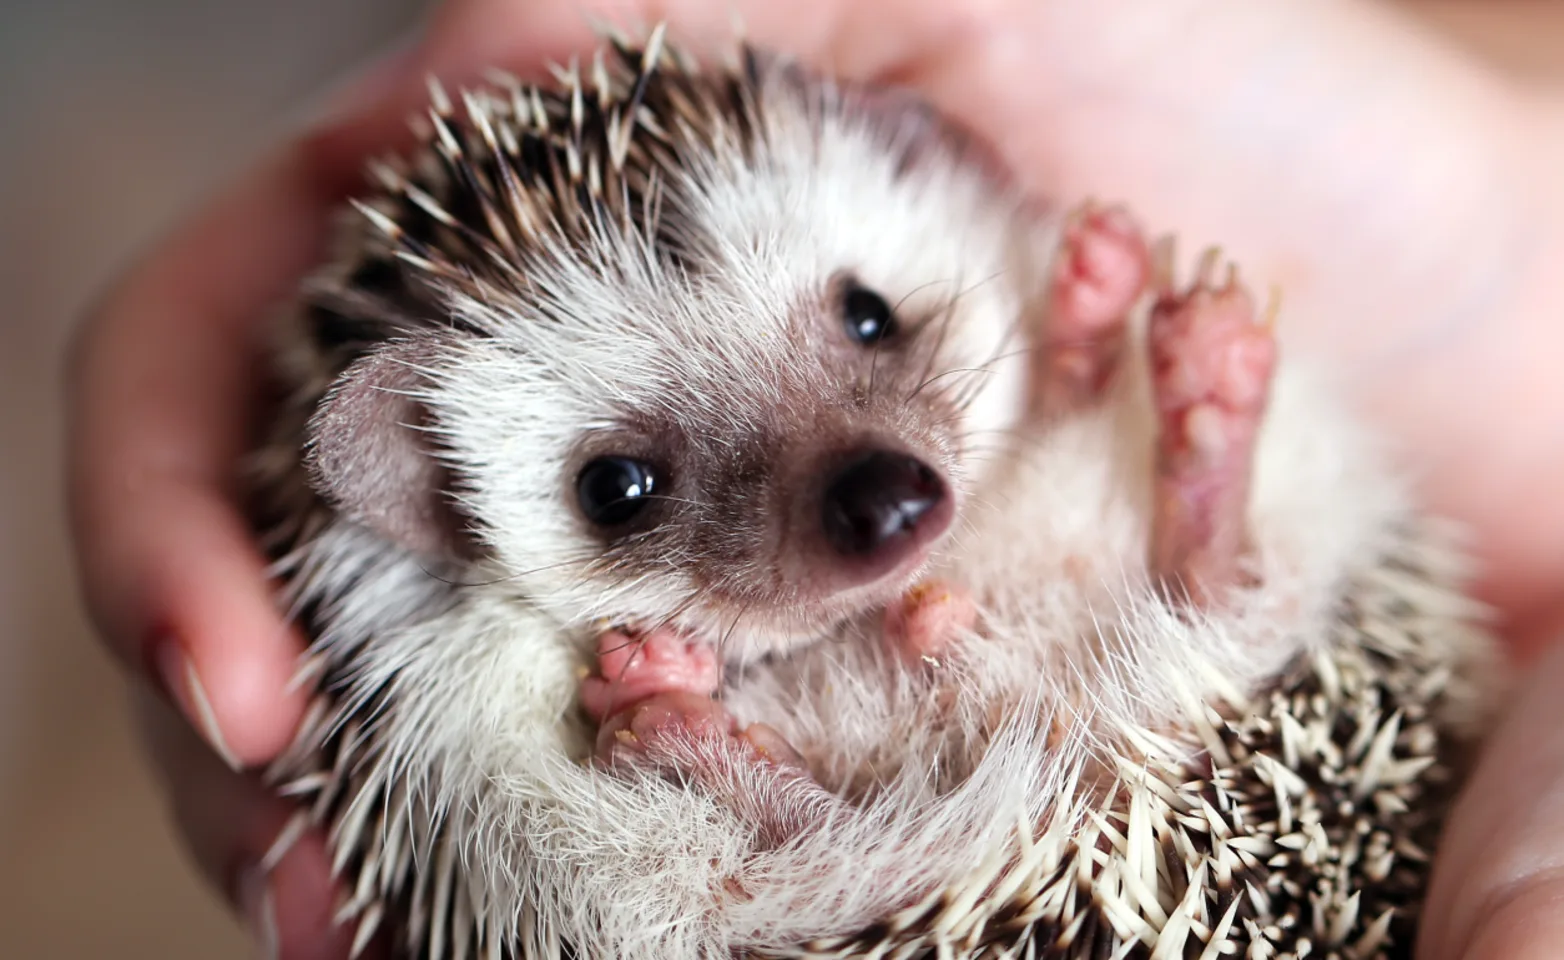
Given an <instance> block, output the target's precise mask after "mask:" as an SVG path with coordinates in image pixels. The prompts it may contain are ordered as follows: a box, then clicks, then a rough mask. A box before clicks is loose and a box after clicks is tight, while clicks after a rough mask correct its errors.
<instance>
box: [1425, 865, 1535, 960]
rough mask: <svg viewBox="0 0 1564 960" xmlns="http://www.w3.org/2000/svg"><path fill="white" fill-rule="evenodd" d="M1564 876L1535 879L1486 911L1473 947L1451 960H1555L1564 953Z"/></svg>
mask: <svg viewBox="0 0 1564 960" xmlns="http://www.w3.org/2000/svg"><path fill="white" fill-rule="evenodd" d="M1561 944H1564V876H1557V875H1554V876H1548V877H1543V878H1532V879H1529V880H1527V881H1525V883H1524V886H1523V887H1522V888H1521V889H1520V890H1519V891H1518V892H1516V893H1514V894H1511V895H1508V896H1506V897H1504V898H1503V899H1502V900H1501V901H1500V902H1499V903H1498V904H1497V906H1496V907H1495V908H1494V909H1491V910H1488V911H1485V914H1484V917H1483V920H1482V922H1481V924H1480V926H1479V927H1478V928H1477V930H1476V931H1475V933H1474V935H1473V936H1472V939H1471V944H1470V946H1468V947H1467V948H1466V950H1465V951H1464V952H1462V953H1460V954H1454V953H1441V952H1437V951H1436V952H1434V953H1431V954H1429V956H1432V957H1437V958H1446V957H1448V960H1553V958H1556V957H1558V956H1559V955H1560V954H1561V953H1564V947H1561Z"/></svg>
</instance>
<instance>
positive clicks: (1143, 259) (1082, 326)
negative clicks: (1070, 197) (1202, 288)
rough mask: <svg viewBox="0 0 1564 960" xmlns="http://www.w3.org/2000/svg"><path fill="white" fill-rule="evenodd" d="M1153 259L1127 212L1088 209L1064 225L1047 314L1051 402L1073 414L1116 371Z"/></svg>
mask: <svg viewBox="0 0 1564 960" xmlns="http://www.w3.org/2000/svg"><path fill="white" fill-rule="evenodd" d="M1150 262H1151V261H1150V253H1149V251H1148V247H1147V244H1146V239H1145V235H1144V234H1143V233H1142V232H1141V229H1140V227H1139V225H1137V224H1136V222H1135V221H1134V219H1133V218H1132V217H1131V216H1130V215H1129V213H1128V212H1127V211H1125V210H1124V209H1123V208H1122V207H1108V208H1100V207H1098V206H1096V205H1095V204H1090V203H1088V204H1086V205H1084V206H1082V207H1081V208H1080V209H1079V210H1077V211H1075V212H1074V213H1073V214H1071V216H1070V218H1069V221H1068V223H1066V225H1065V229H1064V237H1063V244H1062V247H1061V249H1060V253H1059V262H1058V265H1057V266H1056V268H1055V273H1054V281H1053V288H1052V310H1051V311H1050V315H1049V331H1048V340H1049V344H1048V350H1047V357H1048V361H1047V362H1048V370H1047V371H1046V374H1045V376H1046V380H1045V384H1046V391H1047V392H1046V401H1045V402H1047V403H1049V405H1050V406H1053V407H1068V406H1070V405H1072V404H1075V403H1079V402H1081V401H1085V400H1089V399H1091V398H1092V397H1094V396H1096V395H1098V394H1099V393H1101V391H1102V390H1103V388H1104V387H1105V386H1106V385H1107V383H1108V381H1109V379H1110V378H1111V377H1112V375H1113V372H1114V370H1116V369H1117V368H1118V359H1119V356H1120V353H1121V351H1122V348H1123V342H1124V333H1125V327H1126V324H1127V321H1128V319H1129V314H1130V311H1131V310H1133V309H1134V308H1135V304H1136V303H1137V302H1138V301H1139V300H1140V298H1141V295H1142V294H1143V293H1144V292H1145V289H1146V281H1147V278H1148V276H1149V274H1150Z"/></svg>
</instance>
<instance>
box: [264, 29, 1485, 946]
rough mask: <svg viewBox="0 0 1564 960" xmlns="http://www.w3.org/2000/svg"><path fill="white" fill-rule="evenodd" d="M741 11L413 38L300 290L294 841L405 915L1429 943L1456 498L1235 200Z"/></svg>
mask: <svg viewBox="0 0 1564 960" xmlns="http://www.w3.org/2000/svg"><path fill="white" fill-rule="evenodd" d="M733 47H734V50H733V52H732V54H731V55H730V56H727V57H725V58H717V59H716V60H715V61H712V62H709V63H708V62H703V61H698V60H697V59H696V58H695V57H694V56H693V55H691V54H690V53H689V52H688V51H686V50H684V49H681V48H680V47H679V46H678V45H676V44H675V43H673V42H671V41H669V40H668V39H667V38H666V37H665V32H664V30H663V28H661V27H659V28H657V29H656V30H654V31H652V32H651V33H650V34H648V35H647V36H646V37H645V38H644V39H639V40H631V39H628V38H625V37H622V36H617V35H606V36H605V38H604V40H603V41H602V43H601V46H600V49H599V50H598V52H597V53H596V54H595V55H594V56H593V57H592V58H591V60H590V61H589V62H588V63H586V64H585V65H583V64H582V63H581V62H580V61H572V63H571V65H570V66H569V67H568V68H566V67H561V68H556V69H555V70H554V71H553V76H552V79H551V80H550V81H549V82H546V83H540V84H525V83H522V82H520V81H519V80H517V79H515V78H512V77H509V76H505V75H499V74H495V75H494V76H492V77H491V78H490V79H489V80H488V81H487V82H486V83H485V84H483V85H479V86H476V87H474V88H473V89H469V90H465V91H463V92H462V93H461V94H460V97H459V98H456V99H457V100H459V106H458V104H457V103H456V102H453V98H452V97H451V96H449V95H448V94H447V93H446V92H445V90H444V88H443V87H441V86H439V85H438V84H436V83H433V82H431V95H430V107H429V110H428V112H427V116H423V117H420V118H419V119H418V120H417V121H416V123H415V127H416V130H417V133H418V138H417V145H416V147H415V148H414V149H412V150H410V151H408V152H406V153H403V154H399V155H397V156H394V157H390V158H386V159H383V160H380V161H377V162H376V163H374V164H373V165H372V166H371V169H370V185H369V187H368V188H367V189H366V191H365V192H364V194H363V195H362V196H360V197H359V198H358V199H357V200H355V201H354V202H353V203H352V204H351V207H350V208H349V209H345V210H344V212H343V217H342V220H341V223H340V226H339V228H338V231H337V235H336V246H335V248H334V249H333V251H332V253H331V255H330V256H329V257H328V258H327V259H326V262H325V263H324V264H323V265H322V266H321V268H320V270H319V271H317V272H316V273H315V274H313V275H312V276H311V278H310V279H309V280H308V281H307V282H306V283H305V284H304V286H303V289H302V290H301V292H300V294H299V296H298V297H296V298H295V299H294V300H293V301H292V302H290V303H289V304H287V305H286V309H285V310H284V311H282V314H281V316H280V319H279V322H278V324H277V326H276V328H275V331H274V332H275V334H276V340H277V347H278V349H277V351H276V353H275V363H274V365H273V366H272V367H271V369H270V372H271V373H272V374H273V375H275V377H276V379H277V382H278V385H279V388H280V391H281V392H280V394H279V396H280V397H281V400H280V401H279V403H278V404H277V405H276V408H275V410H274V412H273V416H272V419H271V421H270V422H269V424H268V430H267V432H266V434H265V436H264V437H262V438H261V440H260V441H259V442H258V443H257V445H256V448H255V450H254V458H253V463H252V466H253V471H252V474H251V481H252V486H251V488H250V489H251V491H252V492H253V494H254V519H255V528H256V531H257V536H258V538H259V540H260V541H261V543H262V544H263V545H264V547H265V548H266V550H267V551H268V552H269V554H270V556H271V558H272V561H273V564H274V569H275V571H276V574H277V576H278V578H279V582H280V584H281V589H280V602H281V603H282V604H283V605H284V608H285V609H286V611H287V614H288V616H289V617H290V618H291V619H292V620H294V621H295V622H297V623H298V624H299V625H300V626H301V628H302V629H303V630H304V631H305V632H306V634H307V635H308V637H309V638H310V640H311V646H310V649H309V652H308V654H307V656H306V659H305V662H304V664H303V665H302V667H301V673H302V676H303V678H304V682H306V683H307V684H308V685H309V686H310V689H312V690H313V691H314V693H313V697H314V699H313V702H312V708H311V710H310V712H309V715H308V717H307V718H306V720H305V722H304V724H303V725H302V727H301V729H300V730H299V733H298V735H297V739H296V741H295V743H294V744H293V746H292V748H291V749H290V750H289V751H288V752H287V753H286V755H285V756H283V757H282V758H281V759H279V760H278V761H277V763H276V764H275V765H274V767H273V768H272V769H271V770H270V771H269V776H270V779H271V782H272V783H274V784H275V786H276V787H277V789H278V790H279V791H280V792H281V793H282V794H284V795H286V796H289V797H292V798H295V799H296V800H297V801H298V803H299V807H300V811H301V812H300V814H299V816H298V817H297V818H296V820H295V821H294V823H293V824H292V825H291V826H290V828H289V829H288V830H285V831H284V834H283V835H282V836H281V837H280V838H279V840H278V843H277V845H276V847H275V848H274V850H273V859H272V861H271V862H275V857H277V856H280V855H281V853H282V852H283V851H285V850H286V848H287V846H288V845H289V844H290V843H291V842H292V840H293V838H295V837H297V836H298V835H299V833H300V832H301V831H302V830H303V829H305V828H306V827H309V826H311V825H314V826H318V827H320V828H322V829H324V830H325V831H326V833H327V835H328V837H329V841H330V845H331V849H332V851H333V856H334V869H335V871H336V873H337V875H338V877H339V879H340V880H341V883H342V888H343V890H344V891H345V893H344V895H343V899H342V901H341V903H340V904H339V910H338V919H339V921H340V922H341V923H344V924H352V925H354V926H355V927H356V931H357V938H356V940H355V948H354V949H355V953H357V952H360V951H362V949H363V948H364V947H365V946H366V945H367V944H369V943H370V942H372V941H373V940H376V939H380V940H382V941H383V942H385V943H389V944H390V946H391V949H392V952H393V955H395V956H398V957H403V958H427V960H443V958H465V957H480V956H481V957H494V958H514V960H523V958H524V960H563V958H567V957H569V958H600V957H602V958H607V957H636V958H670V960H685V958H689V960H696V958H700V960H707V958H716V957H775V958H781V957H791V958H821V960H823V958H850V957H866V958H867V957H897V958H914V957H942V958H943V957H951V958H963V960H977V958H988V957H994V958H998V957H1014V956H1027V957H1046V958H1057V960H1087V958H1099V957H1147V958H1172V957H1180V958H1184V957H1189V958H1194V957H1202V958H1211V957H1217V956H1223V955H1231V956H1243V957H1252V958H1261V957H1300V958H1301V957H1305V956H1310V957H1332V958H1343V960H1345V958H1353V960H1367V958H1381V957H1383V958H1390V957H1404V956H1409V955H1410V950H1411V946H1412V941H1413V937H1414V932H1415V928H1416V923H1417V917H1418V906H1419V902H1420V899H1421V896H1422V893H1423V889H1424V883H1425V877H1426V872H1427V868H1428V862H1429V859H1430V856H1431V855H1432V853H1433V851H1434V849H1435V847H1436V843H1437V838H1438V833H1439V829H1440V824H1441V820H1442V817H1443V815H1444V813H1445V810H1446V808H1447V806H1448V804H1449V801H1450V799H1451V797H1452V795H1453V794H1454V792H1455V791H1456V790H1458V789H1459V787H1460V785H1461V782H1462V777H1463V776H1464V773H1465V771H1466V769H1467V767H1468V759H1469V757H1470V755H1471V753H1472V751H1473V750H1474V749H1475V748H1476V747H1477V746H1478V745H1479V744H1480V743H1481V740H1482V736H1483V734H1484V732H1485V731H1486V730H1487V729H1488V726H1489V723H1490V718H1491V715H1492V713H1493V709H1494V704H1495V702H1496V700H1497V699H1498V696H1499V694H1500V692H1502V690H1503V689H1504V685H1505V678H1504V675H1503V674H1504V671H1503V669H1502V668H1501V663H1500V658H1499V657H1498V656H1497V654H1496V647H1495V644H1494V641H1493V639H1492V638H1491V635H1490V633H1489V631H1488V628H1487V625H1486V622H1487V618H1486V615H1485V612H1484V610H1483V608H1482V607H1481V606H1480V605H1478V604H1477V603H1475V602H1474V601H1473V600H1472V599H1471V598H1470V597H1469V596H1468V595H1467V593H1465V592H1464V584H1465V583H1466V581H1467V578H1468V563H1467V561H1466V559H1465V557H1464V554H1463V552H1462V549H1461V544H1460V537H1459V531H1457V530H1455V529H1454V528H1453V527H1451V526H1450V525H1449V524H1447V523H1445V522H1444V521H1442V520H1441V519H1439V518H1437V517H1435V516H1433V515H1431V514H1429V513H1428V512H1427V511H1425V510H1423V509H1421V508H1420V507H1419V506H1418V504H1417V502H1416V498H1415V496H1414V493H1413V489H1412V485H1411V484H1410V482H1409V481H1408V480H1407V479H1406V478H1405V477H1404V476H1403V475H1402V472H1401V471H1399V470H1397V469H1396V467H1395V465H1394V464H1393V462H1392V461H1393V458H1392V457H1390V456H1389V455H1388V454H1387V453H1386V451H1385V449H1384V447H1383V445H1382V444H1381V443H1380V442H1378V440H1377V439H1376V437H1375V436H1374V435H1373V434H1372V431H1369V430H1367V429H1365V428H1364V427H1362V426H1361V425H1360V423H1359V421H1358V420H1357V419H1356V418H1354V416H1353V415H1352V413H1351V411H1350V409H1349V407H1348V406H1347V405H1346V404H1344V403H1342V402H1340V400H1339V399H1337V398H1338V397H1339V396H1340V395H1341V394H1340V391H1337V390H1335V389H1334V387H1333V385H1332V384H1331V383H1330V379H1329V376H1328V374H1327V373H1326V372H1325V370H1324V367H1323V365H1321V364H1314V365H1311V364H1310V363H1309V362H1308V359H1307V358H1306V357H1296V356H1293V355H1292V354H1288V355H1287V356H1285V357H1283V356H1282V354H1281V353H1280V351H1279V350H1278V348H1277V339H1276V332H1275V321H1276V318H1277V316H1278V313H1279V301H1278V300H1277V299H1276V298H1274V297H1273V298H1272V299H1271V300H1270V301H1269V302H1268V303H1267V304H1262V303H1260V302H1259V301H1258V300H1257V299H1256V297H1255V296H1254V294H1253V293H1252V291H1251V290H1250V289H1249V285H1248V284H1247V282H1246V281H1245V280H1244V279H1243V278H1242V277H1241V276H1240V275H1239V272H1238V270H1237V268H1236V266H1234V265H1232V264H1230V263H1227V262H1225V261H1224V260H1223V258H1222V256H1221V255H1220V254H1219V253H1218V252H1217V251H1215V250H1207V251H1205V252H1204V253H1203V254H1202V255H1201V256H1199V257H1198V258H1197V259H1196V261H1195V263H1194V264H1193V268H1192V270H1183V271H1181V267H1180V263H1179V257H1178V251H1177V249H1176V247H1175V246H1174V244H1173V243H1172V241H1171V239H1170V238H1164V239H1161V240H1158V241H1156V242H1152V241H1150V240H1148V238H1147V237H1146V236H1145V235H1144V233H1143V232H1142V230H1141V228H1140V227H1139V225H1138V224H1137V222H1136V221H1135V219H1134V218H1133V216H1132V215H1131V214H1130V213H1129V211H1127V210H1126V209H1124V208H1122V207H1117V206H1104V205H1101V204H1097V203H1093V202H1086V203H1077V204H1075V205H1073V206H1065V205H1061V204H1059V203H1057V202H1056V201H1055V200H1054V199H1052V198H1043V199H1039V198H1037V197H1035V196H1032V195H1030V194H1027V193H1025V192H1023V191H1022V190H1021V189H1020V188H1019V187H1018V186H1017V185H1016V183H1015V182H1014V181H1013V179H1012V178H1011V177H1010V176H1009V175H1008V174H1007V173H1006V171H1005V170H1004V168H1003V166H1002V165H1001V164H999V163H997V162H996V161H995V160H994V158H993V157H992V155H991V153H990V152H989V150H988V149H987V148H986V146H985V145H984V144H983V143H981V142H980V141H979V140H977V138H975V137H973V136H972V135H970V134H969V133H968V132H967V131H965V130H964V129H963V128H962V127H961V126H960V125H959V123H958V122H957V121H956V120H955V119H954V118H952V117H949V116H946V115H943V114H942V113H940V112H938V111H936V110H934V109H933V108H932V107H930V106H929V105H928V104H927V103H925V102H923V101H922V100H921V99H919V98H917V97H916V96H914V95H912V94H910V93H908V92H906V91H903V90H900V89H896V88H892V87H886V86H877V85H873V84H866V83H849V82H845V81H842V80H839V79H834V78H831V77H828V76H825V75H822V74H819V73H817V72H814V71H811V70H808V69H805V68H803V67H802V66H800V65H799V64H797V63H796V62H794V61H791V60H789V59H788V58H786V57H784V56H781V55H779V54H774V53H770V52H767V51H764V50H760V49H757V48H755V47H754V46H752V45H750V44H748V43H745V42H735V44H734V45H733ZM1181 274H1186V275H1185V276H1184V279H1180V277H1181Z"/></svg>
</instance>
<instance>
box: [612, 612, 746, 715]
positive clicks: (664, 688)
mask: <svg viewBox="0 0 1564 960" xmlns="http://www.w3.org/2000/svg"><path fill="white" fill-rule="evenodd" d="M721 682H722V667H721V665H720V664H719V663H718V662H717V652H716V651H715V650H713V649H712V648H711V646H710V645H709V644H705V643H700V642H697V641H692V640H687V639H685V638H684V637H682V636H680V635H679V634H677V633H675V632H674V631H672V630H652V631H650V632H648V633H645V634H640V635H637V636H631V635H630V634H628V633H625V632H623V631H620V630H610V631H608V632H607V633H605V634H603V635H602V636H601V637H599V638H598V641H597V673H595V674H593V675H591V676H588V677H586V678H585V679H583V680H582V681H581V704H582V706H584V707H585V708H586V711H587V712H588V713H589V714H591V715H592V716H593V718H595V719H596V720H597V721H598V722H602V721H603V719H604V718H606V717H608V716H609V715H610V714H613V713H615V712H617V711H620V710H623V709H625V708H626V707H628V706H631V705H632V704H635V703H637V702H639V701H641V700H644V699H646V698H647V697H650V696H652V695H654V694H659V693H675V692H683V693H691V694H698V695H702V696H708V697H709V696H710V695H712V694H714V693H716V692H717V687H718V685H719V684H720V683H721Z"/></svg>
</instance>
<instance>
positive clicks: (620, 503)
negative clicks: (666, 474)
mask: <svg viewBox="0 0 1564 960" xmlns="http://www.w3.org/2000/svg"><path fill="white" fill-rule="evenodd" d="M660 483H661V480H660V478H659V477H658V475H657V470H656V468H655V467H653V466H652V465H651V464H649V463H646V462H644V461H641V460H632V459H630V458H629V457H599V458H597V459H596V460H593V461H592V462H591V463H588V464H587V465H586V466H585V467H583V468H582V469H581V474H580V476H578V477H577V478H576V497H577V498H578V499H579V500H580V502H581V512H582V513H584V514H586V518H587V519H588V520H590V521H591V522H592V523H594V524H596V525H598V526H600V527H617V526H619V525H621V524H625V523H629V522H630V521H631V520H633V519H635V518H636V517H637V516H638V515H639V514H640V513H641V511H642V510H644V509H645V508H646V505H647V504H648V503H649V502H650V500H651V495H652V492H653V491H654V490H656V489H657V487H658V485H659V484H660Z"/></svg>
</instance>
